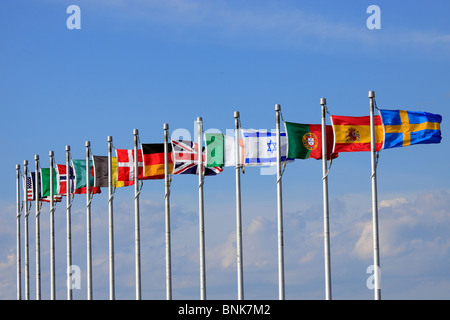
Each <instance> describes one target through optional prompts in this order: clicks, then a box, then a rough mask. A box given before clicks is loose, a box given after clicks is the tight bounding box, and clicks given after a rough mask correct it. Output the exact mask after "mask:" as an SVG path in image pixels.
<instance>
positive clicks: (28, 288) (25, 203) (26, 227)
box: [23, 160, 30, 300]
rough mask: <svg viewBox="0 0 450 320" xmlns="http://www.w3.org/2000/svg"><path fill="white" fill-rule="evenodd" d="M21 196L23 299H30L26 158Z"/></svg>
mask: <svg viewBox="0 0 450 320" xmlns="http://www.w3.org/2000/svg"><path fill="white" fill-rule="evenodd" d="M23 174H24V178H23V183H24V184H23V198H24V206H25V214H24V220H25V221H24V222H25V225H24V229H25V230H24V231H25V300H30V259H29V258H30V251H29V238H28V215H29V214H30V212H29V208H28V191H27V177H28V160H24V161H23Z"/></svg>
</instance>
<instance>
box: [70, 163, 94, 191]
mask: <svg viewBox="0 0 450 320" xmlns="http://www.w3.org/2000/svg"><path fill="white" fill-rule="evenodd" d="M72 163H73V171H74V172H75V191H74V193H75V194H80V193H86V160H72ZM89 168H90V171H91V174H90V176H89V186H90V193H101V189H100V187H94V172H93V171H94V169H93V168H94V167H93V165H92V160H89Z"/></svg>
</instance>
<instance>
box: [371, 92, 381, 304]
mask: <svg viewBox="0 0 450 320" xmlns="http://www.w3.org/2000/svg"><path fill="white" fill-rule="evenodd" d="M374 98H375V91H369V99H370V150H371V156H372V157H371V159H372V161H371V163H372V224H373V264H374V279H375V283H374V285H375V287H374V294H375V300H381V279H380V276H381V274H380V252H379V240H378V195H377V161H376V149H375V122H374V118H375V116H374V103H373V100H374Z"/></svg>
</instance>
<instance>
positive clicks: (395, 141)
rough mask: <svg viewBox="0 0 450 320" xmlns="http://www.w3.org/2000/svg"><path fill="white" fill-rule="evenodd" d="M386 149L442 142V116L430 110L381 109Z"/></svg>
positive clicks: (384, 146)
mask: <svg viewBox="0 0 450 320" xmlns="http://www.w3.org/2000/svg"><path fill="white" fill-rule="evenodd" d="M380 113H381V118H382V120H383V126H384V145H383V148H384V149H390V148H396V147H406V146H410V145H413V144H428V143H440V142H441V125H440V124H441V121H442V116H441V115H439V114H433V113H428V112H413V111H404V110H380Z"/></svg>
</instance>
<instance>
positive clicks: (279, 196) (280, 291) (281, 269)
mask: <svg viewBox="0 0 450 320" xmlns="http://www.w3.org/2000/svg"><path fill="white" fill-rule="evenodd" d="M275 111H276V136H277V146H276V153H277V154H276V156H277V211H278V297H279V300H284V242H283V203H282V202H283V200H282V188H281V148H280V147H281V137H280V111H281V106H280V105H279V104H276V105H275Z"/></svg>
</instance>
